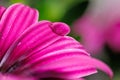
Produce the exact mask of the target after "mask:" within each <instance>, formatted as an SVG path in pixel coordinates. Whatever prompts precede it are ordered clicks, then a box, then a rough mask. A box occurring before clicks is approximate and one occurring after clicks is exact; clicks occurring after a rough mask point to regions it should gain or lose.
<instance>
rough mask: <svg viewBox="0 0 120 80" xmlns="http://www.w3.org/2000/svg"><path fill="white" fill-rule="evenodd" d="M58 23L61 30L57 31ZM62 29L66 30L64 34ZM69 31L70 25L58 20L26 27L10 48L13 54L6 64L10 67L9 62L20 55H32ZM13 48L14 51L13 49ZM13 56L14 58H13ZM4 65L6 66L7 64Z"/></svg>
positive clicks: (11, 62) (12, 61)
mask: <svg viewBox="0 0 120 80" xmlns="http://www.w3.org/2000/svg"><path fill="white" fill-rule="evenodd" d="M54 24H55V25H54ZM56 25H57V26H58V27H59V29H60V31H57V30H58V29H57V28H56ZM54 28H55V29H54ZM53 29H54V31H53ZM61 31H62V32H63V31H64V34H63V33H61ZM68 32H69V27H68V26H67V25H66V24H64V23H58V22H56V23H53V24H52V23H51V22H49V21H41V22H39V23H36V24H34V25H32V26H31V27H30V28H28V29H26V30H25V31H24V32H23V34H21V35H20V37H19V38H18V39H17V40H16V42H14V43H13V44H12V46H11V48H10V49H9V50H8V53H9V54H10V53H11V54H10V56H9V59H7V61H6V62H5V64H7V65H6V67H8V64H10V65H11V64H13V63H14V62H15V61H16V60H18V59H19V58H20V57H22V58H23V57H24V58H25V56H26V55H32V53H33V52H35V51H37V50H39V51H41V50H43V49H44V48H46V47H47V46H49V45H50V44H52V43H53V42H55V41H56V40H58V39H59V38H61V37H62V36H64V35H66V34H68ZM48 34H50V35H48ZM33 44H34V45H33ZM13 47H14V48H15V49H14V48H13ZM13 49H14V51H12V50H13ZM9 51H10V52H9ZM13 56H14V57H13ZM11 57H13V58H12V59H11ZM19 60H20V59H19ZM3 67H4V68H5V66H3Z"/></svg>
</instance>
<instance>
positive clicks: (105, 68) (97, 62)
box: [91, 58, 113, 79]
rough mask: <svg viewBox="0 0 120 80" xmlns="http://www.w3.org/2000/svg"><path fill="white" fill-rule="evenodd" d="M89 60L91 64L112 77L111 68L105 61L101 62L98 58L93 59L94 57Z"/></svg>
mask: <svg viewBox="0 0 120 80" xmlns="http://www.w3.org/2000/svg"><path fill="white" fill-rule="evenodd" d="M91 61H92V63H93V65H95V66H96V68H98V69H100V70H101V71H103V72H105V73H106V74H108V75H109V77H110V78H111V79H112V78H113V72H112V70H111V69H110V68H109V67H108V66H107V65H106V64H105V63H103V62H102V61H100V60H97V59H94V58H93V59H92V60H91Z"/></svg>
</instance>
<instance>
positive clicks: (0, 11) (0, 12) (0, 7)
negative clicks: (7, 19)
mask: <svg viewBox="0 0 120 80" xmlns="http://www.w3.org/2000/svg"><path fill="white" fill-rule="evenodd" d="M5 9H6V8H5V7H3V6H0V19H1V17H2V15H3V13H4V11H5Z"/></svg>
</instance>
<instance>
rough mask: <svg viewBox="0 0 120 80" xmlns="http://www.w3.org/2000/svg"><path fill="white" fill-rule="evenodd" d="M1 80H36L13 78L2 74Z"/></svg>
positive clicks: (0, 75) (31, 79)
mask: <svg viewBox="0 0 120 80" xmlns="http://www.w3.org/2000/svg"><path fill="white" fill-rule="evenodd" d="M0 80H35V79H33V78H26V77H21V76H13V75H10V74H5V75H3V74H0Z"/></svg>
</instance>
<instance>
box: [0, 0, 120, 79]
mask: <svg viewBox="0 0 120 80" xmlns="http://www.w3.org/2000/svg"><path fill="white" fill-rule="evenodd" d="M13 3H24V4H27V5H29V6H31V7H33V8H36V9H37V10H38V11H39V14H40V16H39V20H50V21H52V22H56V21H61V22H65V23H67V24H68V25H69V26H70V28H71V33H70V34H69V35H70V36H72V37H74V38H75V39H76V40H78V41H80V43H81V44H83V45H84V46H85V48H86V50H87V51H88V52H89V53H91V55H92V56H94V57H96V58H98V59H101V60H102V61H104V62H105V63H107V64H108V65H109V66H110V67H111V68H112V70H113V72H114V80H120V9H119V7H120V1H119V0H0V5H2V6H6V7H8V6H9V5H11V4H13ZM86 78H87V80H109V78H108V76H107V75H106V74H105V73H103V72H101V71H99V73H97V74H95V75H92V76H88V77H86Z"/></svg>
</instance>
